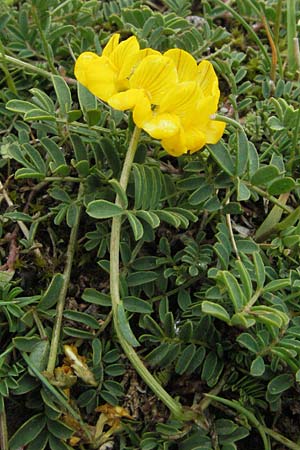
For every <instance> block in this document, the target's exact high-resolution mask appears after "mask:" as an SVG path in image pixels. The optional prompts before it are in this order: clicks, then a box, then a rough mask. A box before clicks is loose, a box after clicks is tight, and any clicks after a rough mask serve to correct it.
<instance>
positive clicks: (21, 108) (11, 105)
mask: <svg viewBox="0 0 300 450" xmlns="http://www.w3.org/2000/svg"><path fill="white" fill-rule="evenodd" d="M5 107H6V109H8V110H9V111H13V112H16V113H21V114H24V113H27V112H28V111H31V110H32V109H36V105H35V104H34V103H30V102H26V101H24V100H9V102H7V103H6V105H5Z"/></svg>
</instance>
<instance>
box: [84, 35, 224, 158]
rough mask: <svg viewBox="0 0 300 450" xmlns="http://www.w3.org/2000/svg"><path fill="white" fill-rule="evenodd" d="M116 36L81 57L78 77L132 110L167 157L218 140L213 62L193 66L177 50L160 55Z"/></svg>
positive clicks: (219, 129)
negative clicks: (98, 49) (214, 118)
mask: <svg viewBox="0 0 300 450" xmlns="http://www.w3.org/2000/svg"><path fill="white" fill-rule="evenodd" d="M119 38H120V35H118V34H115V35H113V36H112V37H111V39H110V40H109V42H108V43H107V45H106V47H105V48H104V49H103V52H102V56H98V55H96V54H95V53H91V52H85V53H83V54H82V55H80V56H79V58H78V60H77V62H76V65H75V75H76V78H77V79H78V81H79V82H80V83H82V84H83V85H84V86H86V87H87V88H88V89H89V90H90V91H91V92H92V93H93V94H95V95H96V96H98V97H99V98H100V99H102V100H104V101H106V102H107V103H108V104H109V105H110V106H111V107H113V108H115V109H118V110H121V111H123V110H127V109H129V110H130V109H131V110H133V120H134V122H135V124H136V125H137V126H138V127H139V128H143V129H144V130H145V131H146V132H147V133H148V134H150V136H152V137H153V138H155V139H160V140H161V143H162V146H163V147H164V149H165V150H166V151H167V152H168V153H170V154H171V155H174V156H179V155H182V154H184V153H187V152H188V151H189V152H190V153H193V152H195V151H197V150H200V149H201V148H202V147H203V146H204V145H205V144H207V143H209V144H214V143H216V142H218V140H219V139H220V138H221V136H222V134H223V132H224V128H225V123H224V122H221V121H215V120H213V115H214V114H215V113H216V111H217V108H218V102H219V97H220V91H219V84H218V78H217V76H216V73H215V71H214V68H213V66H212V64H211V63H210V62H209V61H202V62H200V64H197V62H196V60H195V59H194V58H193V56H192V55H190V54H189V53H188V52H186V51H184V50H181V49H177V48H176V49H171V50H168V51H167V52H165V53H164V54H163V55H162V54H161V53H159V52H158V51H156V50H152V49H150V48H148V49H143V50H140V48H139V44H138V41H137V39H136V38H135V37H131V38H129V39H126V40H125V41H123V42H121V43H119Z"/></svg>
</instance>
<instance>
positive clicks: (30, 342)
mask: <svg viewBox="0 0 300 450" xmlns="http://www.w3.org/2000/svg"><path fill="white" fill-rule="evenodd" d="M39 342H41V339H40V338H39V337H37V336H26V337H25V336H24V337H23V336H16V337H15V338H13V344H14V346H15V347H16V348H17V349H18V350H20V351H23V352H32V351H33V350H34V347H35V346H36V345H37V344H38V343H39Z"/></svg>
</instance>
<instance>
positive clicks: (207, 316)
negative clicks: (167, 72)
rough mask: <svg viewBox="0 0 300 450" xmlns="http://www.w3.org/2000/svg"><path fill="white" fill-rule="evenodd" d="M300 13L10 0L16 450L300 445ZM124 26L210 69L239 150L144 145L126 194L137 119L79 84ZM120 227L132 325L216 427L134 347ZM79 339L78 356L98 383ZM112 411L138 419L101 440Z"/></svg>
mask: <svg viewBox="0 0 300 450" xmlns="http://www.w3.org/2000/svg"><path fill="white" fill-rule="evenodd" d="M287 3H289V5H287V4H285V2H274V1H273V0H269V1H267V2H262V1H246V2H243V1H240V0H237V1H236V2H232V5H229V4H228V3H227V2H223V1H221V0H209V1H205V2H200V3H199V2H198V3H197V2H191V1H182V0H164V1H162V2H148V1H147V2H146V1H140V0H138V1H136V0H115V1H109V2H108V1H103V2H97V1H94V0H90V1H85V2H83V1H81V0H76V1H65V2H58V1H57V0H51V1H48V2H46V1H44V0H27V1H24V2H18V4H17V3H16V2H8V1H3V2H1V7H2V8H1V12H0V37H1V44H0V45H1V48H0V69H1V73H2V74H3V76H2V78H1V95H0V114H1V123H2V130H1V139H0V156H1V159H0V167H1V179H0V181H1V185H0V202H1V216H0V240H1V242H0V244H1V251H0V265H1V268H0V322H1V330H0V343H1V345H0V348H1V353H0V435H1V438H2V436H4V438H2V440H1V439H0V441H1V443H0V447H1V446H2V447H1V450H8V448H9V449H11V450H14V449H15V450H17V449H19V448H23V447H26V448H27V449H28V450H43V449H48V448H49V449H51V450H58V449H70V448H73V446H74V445H75V444H74V442H75V441H76V439H79V446H80V448H83V449H86V450H88V449H91V448H102V445H106V444H107V445H108V446H109V445H112V446H114V447H115V448H120V449H125V448H126V449H128V450H136V449H142V450H151V449H157V450H166V449H170V450H173V449H174V448H178V449H179V450H195V449H203V450H205V449H206V450H216V449H220V450H234V449H238V448H242V446H243V448H244V447H245V448H246V447H247V448H250V447H251V448H252V447H253V448H254V447H256V448H264V450H269V449H270V448H271V441H272V448H273V447H274V449H275V448H279V447H278V446H277V447H276V445H277V444H276V442H279V443H280V445H281V446H282V445H284V446H285V448H291V449H295V448H297V446H299V443H297V442H296V440H297V438H298V437H297V436H296V433H295V432H294V422H293V421H294V420H295V421H296V420H298V419H299V414H298V412H297V411H298V409H297V408H298V406H297V403H296V397H297V390H298V386H297V383H299V381H300V356H299V355H300V320H299V311H300V309H299V301H298V298H299V292H300V291H299V288H300V282H299V246H300V222H299V220H300V207H299V206H298V205H299V192H300V191H299V145H300V109H299V95H300V88H299V83H298V78H297V77H298V74H297V72H299V67H295V64H297V61H298V60H297V56H299V55H297V54H295V55H294V57H293V54H292V52H293V51H296V50H293V47H292V44H291V43H292V41H293V35H294V34H295V25H296V24H297V23H298V22H299V20H300V16H299V11H294V10H293V8H290V6H291V3H292V2H287ZM278 5H279V6H278ZM287 6H289V7H288V8H287ZM276 8H279V9H277V10H276V11H275V9H276ZM262 17H265V19H266V25H264V26H263V27H260V23H261V20H262ZM245 18H247V21H246V20H245ZM266 30H268V33H266ZM115 31H116V32H119V33H120V34H121V37H122V39H123V38H126V37H128V36H129V35H132V34H133V35H135V36H137V38H138V39H139V42H140V43H141V47H142V48H146V47H149V46H150V47H153V48H156V49H157V50H159V51H162V52H163V51H165V50H167V49H169V48H173V47H179V48H183V49H185V50H187V51H189V52H190V53H192V54H193V56H195V58H196V59H198V60H201V59H206V58H207V59H209V60H210V61H211V62H212V63H213V64H214V67H215V70H216V72H217V74H218V77H219V85H220V91H221V101H220V114H221V115H223V117H225V118H226V120H227V122H228V123H227V127H226V131H225V134H224V136H223V139H222V140H221V141H220V142H218V143H217V144H214V145H209V146H207V148H205V149H204V150H203V151H202V152H198V153H195V154H193V155H184V156H182V157H180V158H174V157H171V156H169V155H167V154H166V153H165V152H164V151H162V149H161V147H160V145H159V143H158V142H157V141H155V140H153V139H150V137H149V136H146V134H143V135H142V137H141V141H140V143H139V146H138V150H137V153H136V156H135V160H134V164H133V168H132V171H131V174H130V178H129V183H128V188H127V189H126V192H125V190H124V189H123V188H122V187H121V185H120V182H119V178H120V173H121V170H122V166H123V162H124V158H125V155H126V152H127V148H128V144H129V140H130V136H131V133H132V131H133V130H132V128H133V126H132V119H131V117H130V115H129V114H127V113H126V112H124V113H123V112H120V111H114V110H112V109H111V108H109V107H108V106H107V105H105V104H103V103H101V102H99V101H98V100H97V98H96V97H95V96H94V95H92V94H91V93H89V91H87V90H86V89H85V88H84V87H83V86H81V85H79V84H78V85H76V83H75V80H74V75H73V69H74V67H73V66H74V58H76V57H77V56H78V55H79V54H80V53H81V52H83V51H95V52H96V53H99V54H100V53H101V51H102V48H103V47H104V46H105V44H106V43H107V41H108V39H109V37H110V35H111V34H112V32H115ZM270 36H271V38H270ZM294 37H295V36H294ZM271 42H273V43H274V48H273V54H272V53H271V50H272V48H271ZM274 49H276V52H277V61H278V62H277V63H276V65H275V62H274V61H275V59H274V51H275V50H274ZM4 54H6V55H7V57H6V58H4ZM233 118H234V120H233ZM217 119H218V118H217ZM219 120H221V119H220V118H219ZM127 128H128V129H127ZM116 196H118V204H115V198H116ZM114 217H120V218H121V221H122V231H121V243H120V292H121V300H120V303H119V305H118V308H117V311H116V312H115V313H114V315H115V320H116V321H117V322H118V324H119V326H120V327H121V329H122V330H123V335H124V337H125V339H126V342H127V344H128V345H131V346H133V347H135V350H136V351H137V353H138V355H139V357H140V358H141V359H142V360H143V361H144V363H145V365H146V366H147V367H148V368H149V369H150V370H151V371H152V373H154V375H155V379H156V380H157V382H158V383H159V384H160V385H161V386H163V387H164V388H165V389H166V390H167V391H168V392H169V393H170V395H171V396H172V397H173V398H174V399H175V398H176V399H177V400H178V401H179V402H181V404H183V405H184V407H185V413H186V414H187V416H188V413H190V408H191V407H192V410H193V411H194V412H195V411H197V413H199V416H198V417H197V421H196V423H194V422H193V421H189V420H188V421H185V422H184V421H183V420H179V419H178V418H176V420H175V418H174V417H172V416H171V415H169V412H168V410H167V409H165V407H164V406H163V404H162V403H161V402H159V400H158V399H157V398H156V397H155V396H153V394H152V393H151V391H150V390H149V389H148V387H147V386H145V385H144V384H143V382H142V381H141V380H140V378H139V377H138V375H136V374H135V372H134V370H133V369H132V367H131V363H130V362H129V361H127V360H126V359H125V358H124V355H123V353H122V351H121V349H120V343H119V341H118V339H117V337H116V333H115V328H114V326H113V320H112V314H111V307H112V303H111V297H110V291H109V272H110V263H109V258H110V234H111V222H112V218H114ZM78 224H80V226H79V231H78V235H77V238H76V239H75V244H76V245H75V244H74V245H73V246H70V245H69V244H68V242H69V241H70V242H72V241H71V237H70V236H71V235H72V233H73V232H74V229H75V228H76V226H77V225H78ZM69 266H70V267H69ZM69 269H70V272H71V278H70V282H69V281H68V278H67V272H68V270H69ZM62 296H65V297H66V304H65V307H64V310H63V315H62V327H61V333H60V336H59V340H58V353H57V355H56V357H55V362H54V363H55V371H54V373H51V371H50V372H49V359H50V356H49V355H50V354H51V344H52V333H53V328H54V323H55V318H56V317H57V315H58V309H57V308H58V305H59V303H60V299H61V297H62ZM64 345H69V346H74V347H75V348H76V349H77V351H78V355H79V356H78V358H79V359H78V361H80V363H79V366H80V364H81V366H80V367H81V368H82V367H83V373H82V372H80V371H79V372H78V370H77V371H76V370H75V369H74V367H73V366H72V364H73V363H72V362H71V361H70V360H68V358H67V357H66V354H65V351H64ZM71 348H73V347H71ZM77 369H78V367H77ZM91 380H92V382H90V381H91ZM206 394H208V395H207V396H206ZM209 394H213V395H212V396H209ZM101 405H102V406H103V405H104V406H105V405H110V406H111V407H116V406H120V407H123V408H125V409H127V410H128V414H129V415H130V416H131V419H129V418H128V417H127V418H126V417H125V418H124V417H123V418H122V419H121V420H120V421H119V418H118V419H117V422H118V423H117V422H116V425H119V424H120V427H119V428H118V433H116V432H115V431H116V429H113V430H112V432H111V434H109V433H108V432H109V431H111V429H110V428H111V425H110V424H109V423H106V424H105V428H104V432H103V431H101V430H100V438H99V436H98V435H97V433H98V432H99V429H100V428H101V420H103V417H104V416H103V414H102V413H101V412H100V411H99V410H97V407H99V406H101ZM220 405H223V406H220ZM14 408H15V410H16V411H15V412H11V411H12V410H13V409H14ZM206 413H207V414H206ZM283 416H284V420H285V421H284V425H282V423H281V422H282V419H283ZM15 418H16V420H15ZM268 427H272V429H271V428H268ZM6 431H7V434H8V435H9V436H8V439H9V444H6V443H5V439H6V438H5V433H6ZM106 432H107V433H108V434H106ZM257 433H259V435H260V438H259V439H261V442H259V444H257ZM284 435H285V436H286V437H285V436H284ZM269 436H270V438H269ZM8 439H6V440H8ZM72 439H73V440H72ZM74 439H75V441H74ZM101 439H103V440H101ZM110 442H111V443H112V444H110Z"/></svg>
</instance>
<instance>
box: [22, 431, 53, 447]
mask: <svg viewBox="0 0 300 450" xmlns="http://www.w3.org/2000/svg"><path fill="white" fill-rule="evenodd" d="M47 443H48V433H45V431H42V432H41V433H40V434H39V435H38V436H37V437H36V438H35V439H34V440H33V441H31V442H30V444H29V445H28V446H27V447H26V450H44V448H45V447H46V445H47Z"/></svg>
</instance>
